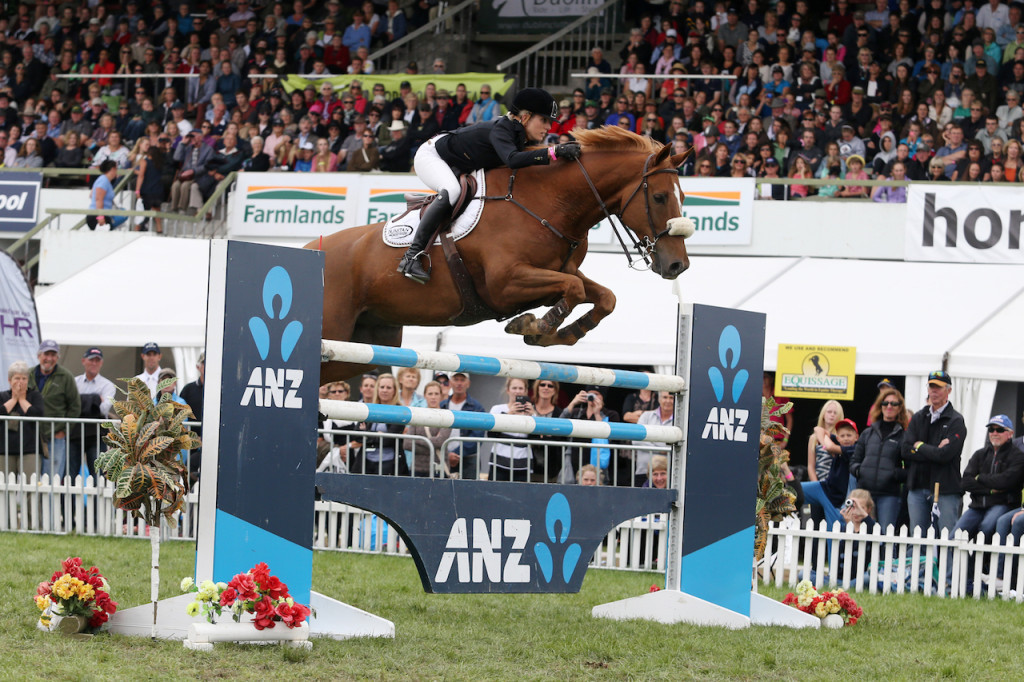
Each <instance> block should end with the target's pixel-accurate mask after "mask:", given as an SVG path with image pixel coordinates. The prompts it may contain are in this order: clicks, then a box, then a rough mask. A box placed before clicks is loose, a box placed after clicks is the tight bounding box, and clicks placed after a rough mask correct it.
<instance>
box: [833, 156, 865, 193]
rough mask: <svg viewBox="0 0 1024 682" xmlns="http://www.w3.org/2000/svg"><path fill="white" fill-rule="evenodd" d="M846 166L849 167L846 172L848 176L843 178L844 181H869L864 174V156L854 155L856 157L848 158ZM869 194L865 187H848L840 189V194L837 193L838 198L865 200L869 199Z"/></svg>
mask: <svg viewBox="0 0 1024 682" xmlns="http://www.w3.org/2000/svg"><path fill="white" fill-rule="evenodd" d="M846 164H847V166H848V170H847V171H846V175H844V176H843V177H844V179H846V180H867V179H868V174H867V173H865V172H864V157H863V156H861V155H860V154H854V155H852V156H850V157H847V159H846ZM868 194H869V193H868V188H867V187H865V186H863V185H846V186H844V187H843V188H842V189H840V190H839V192H837V193H836V196H840V197H856V198H861V199H864V198H867V197H868Z"/></svg>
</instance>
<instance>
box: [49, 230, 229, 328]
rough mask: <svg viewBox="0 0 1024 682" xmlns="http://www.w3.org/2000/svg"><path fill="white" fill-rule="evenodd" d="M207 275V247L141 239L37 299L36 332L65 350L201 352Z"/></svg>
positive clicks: (190, 241)
mask: <svg viewBox="0 0 1024 682" xmlns="http://www.w3.org/2000/svg"><path fill="white" fill-rule="evenodd" d="M209 267H210V243H209V242H208V241H206V240H198V239H164V238H160V237H140V238H139V239H136V240H134V241H132V242H131V243H129V244H127V245H125V246H124V247H122V248H121V249H119V250H117V251H116V252H115V253H113V254H111V255H110V256H107V257H106V258H103V259H101V260H99V261H97V262H95V263H93V264H92V265H90V266H89V267H87V268H85V269H84V270H82V271H80V272H78V273H76V274H74V275H72V276H71V277H69V278H68V279H66V280H64V281H63V282H61V283H60V284H56V285H54V286H52V287H49V288H47V289H46V290H45V291H43V292H42V293H40V294H39V295H38V296H37V297H36V309H37V310H38V311H39V326H40V327H41V328H42V331H43V334H44V335H45V336H46V337H47V338H52V339H57V340H58V341H59V342H60V343H61V344H67V345H82V346H89V345H96V346H129V347H131V346H141V345H142V344H144V343H146V342H147V341H152V340H154V339H158V340H159V343H160V344H161V345H162V346H197V347H202V346H203V344H204V343H205V342H206V289H207V279H208V274H207V273H208V271H209ZM158 284H159V285H162V286H163V287H166V288H163V289H161V292H162V294H161V295H157V294H156V292H157V291H158V290H157V285H158Z"/></svg>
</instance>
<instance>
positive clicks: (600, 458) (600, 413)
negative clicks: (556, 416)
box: [560, 386, 622, 472]
mask: <svg viewBox="0 0 1024 682" xmlns="http://www.w3.org/2000/svg"><path fill="white" fill-rule="evenodd" d="M603 391H604V389H602V388H600V387H598V386H591V387H590V388H588V389H587V390H585V391H580V392H579V393H577V394H576V397H574V398H573V399H572V402H570V403H569V405H568V406H566V408H565V409H564V410H562V414H561V415H560V416H561V418H562V419H583V420H587V421H595V422H620V421H622V418H621V417H619V413H618V412H616V411H615V410H612V409H608V408H606V407H605V404H604V393H603ZM573 440H579V441H581V442H589V443H590V444H591V447H586V448H584V447H578V448H576V447H574V448H569V452H568V454H569V458H570V460H571V464H572V470H573V471H574V472H575V471H579V470H580V469H582V468H583V465H584V464H593V465H594V466H596V467H598V468H599V469H601V470H602V471H607V470H608V468H609V467H610V466H612V465H613V463H614V460H612V451H611V449H610V448H602V447H600V446H601V445H608V439H607V438H591V439H589V440H583V439H579V438H574V439H573ZM595 446H596V447H595Z"/></svg>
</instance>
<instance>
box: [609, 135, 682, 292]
mask: <svg viewBox="0 0 1024 682" xmlns="http://www.w3.org/2000/svg"><path fill="white" fill-rule="evenodd" d="M682 161H683V155H676V156H673V155H672V147H671V145H665V146H664V147H662V148H661V149H660V150H659V151H657V152H655V153H653V154H651V155H650V156H648V157H647V159H646V160H645V161H644V167H643V170H642V172H641V176H640V180H639V184H638V185H637V186H636V188H635V189H633V190H630V189H629V188H628V186H627V188H626V191H627V192H631V193H630V194H627V195H625V199H624V200H623V204H622V207H621V208H620V209H619V215H620V216H621V217H622V222H623V224H624V225H626V227H628V228H629V229H630V230H632V231H633V233H634V234H636V236H637V238H638V239H639V240H640V241H639V244H638V245H637V248H638V249H639V250H640V252H641V255H642V256H644V257H647V258H650V260H651V269H652V270H654V272H656V273H657V274H659V275H661V276H662V277H663V278H665V279H675V278H676V277H678V276H679V275H681V274H683V272H684V271H685V270H686V269H687V268H689V267H690V258H689V256H688V255H687V254H686V243H685V241H684V240H685V239H686V238H687V237H689V236H690V235H692V234H693V230H694V224H693V221H692V220H690V219H689V218H686V217H684V216H683V192H682V190H681V189H680V188H679V175H678V172H677V170H676V169H677V168H678V166H679V164H680V163H682Z"/></svg>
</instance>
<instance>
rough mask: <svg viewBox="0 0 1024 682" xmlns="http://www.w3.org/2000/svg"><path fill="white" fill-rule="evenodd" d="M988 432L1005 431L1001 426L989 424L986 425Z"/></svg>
mask: <svg viewBox="0 0 1024 682" xmlns="http://www.w3.org/2000/svg"><path fill="white" fill-rule="evenodd" d="M988 432H989V433H1006V429H1004V428H1003V427H1002V426H990V427H988Z"/></svg>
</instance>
